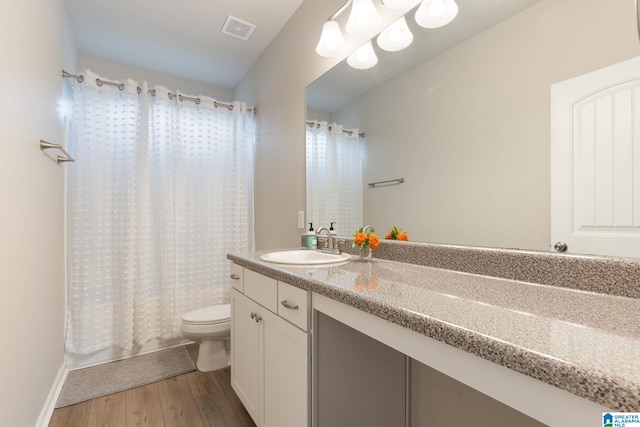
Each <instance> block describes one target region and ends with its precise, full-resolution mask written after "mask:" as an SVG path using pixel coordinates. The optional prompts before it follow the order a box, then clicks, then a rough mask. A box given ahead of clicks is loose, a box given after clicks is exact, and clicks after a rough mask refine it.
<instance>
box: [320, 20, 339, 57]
mask: <svg viewBox="0 0 640 427" xmlns="http://www.w3.org/2000/svg"><path fill="white" fill-rule="evenodd" d="M345 47H346V43H345V41H344V37H343V36H342V31H340V25H339V24H338V23H337V22H336V21H327V22H325V23H324V25H323V26H322V34H321V35H320V41H318V46H316V52H317V53H318V55H321V56H326V57H328V58H331V57H334V56H337V55H339V54H340V53H341V52H342V51H343V49H344V48H345Z"/></svg>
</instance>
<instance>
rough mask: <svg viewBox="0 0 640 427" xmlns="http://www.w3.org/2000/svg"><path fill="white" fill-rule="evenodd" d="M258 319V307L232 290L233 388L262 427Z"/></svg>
mask: <svg viewBox="0 0 640 427" xmlns="http://www.w3.org/2000/svg"><path fill="white" fill-rule="evenodd" d="M256 315H259V306H258V304H257V303H256V302H254V301H252V300H250V299H249V298H247V297H245V296H244V295H242V294H241V293H240V292H238V291H237V290H236V289H232V290H231V387H232V388H233V390H234V391H235V392H236V394H237V395H238V397H239V398H240V401H242V403H243V404H244V407H245V408H246V409H247V412H249V415H251V418H253V421H254V422H255V423H256V425H258V426H259V425H260V422H259V414H260V398H261V393H260V390H261V380H260V378H261V375H262V369H261V366H260V361H261V354H260V353H261V335H262V334H261V333H260V322H256Z"/></svg>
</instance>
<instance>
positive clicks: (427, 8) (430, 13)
mask: <svg viewBox="0 0 640 427" xmlns="http://www.w3.org/2000/svg"><path fill="white" fill-rule="evenodd" d="M457 14H458V5H457V4H456V2H455V1H454V0H424V1H423V2H422V4H421V5H420V7H418V10H416V23H417V24H418V25H420V26H421V27H423V28H438V27H442V26H443V25H447V24H448V23H449V22H451V21H453V18H455V17H456V15H457Z"/></svg>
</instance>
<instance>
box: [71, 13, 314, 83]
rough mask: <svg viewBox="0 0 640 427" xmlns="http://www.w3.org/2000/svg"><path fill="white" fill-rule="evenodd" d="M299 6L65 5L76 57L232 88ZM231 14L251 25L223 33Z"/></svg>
mask: <svg viewBox="0 0 640 427" xmlns="http://www.w3.org/2000/svg"><path fill="white" fill-rule="evenodd" d="M302 1H303V0H277V1H255V0H64V3H65V6H66V9H67V14H68V15H69V20H70V23H71V28H72V30H73V33H74V37H75V42H76V46H77V48H78V51H79V53H81V54H85V55H91V56H96V57H99V58H104V59H109V60H112V61H117V62H122V63H125V64H128V65H133V66H137V67H142V68H147V69H151V70H154V71H160V72H163V73H167V74H172V75H176V76H180V77H184V78H188V79H191V80H196V81H200V82H204V83H208V84H212V85H216V86H221V87H224V88H228V89H233V88H234V87H235V86H236V85H237V84H238V82H239V81H240V80H241V79H242V77H243V76H244V75H245V73H246V72H247V71H249V69H250V68H251V66H252V65H253V63H254V62H255V61H256V60H257V59H258V58H259V57H260V55H261V54H262V52H263V51H264V50H265V49H266V48H267V46H269V44H270V43H271V41H272V40H273V39H274V37H275V36H276V35H277V34H278V32H279V31H280V30H281V29H282V27H283V26H284V25H285V23H286V22H287V21H288V20H289V18H290V17H291V16H292V15H293V13H294V12H295V11H296V9H297V8H298V6H300V4H301V3H302ZM228 15H231V16H233V17H235V18H239V19H241V20H243V21H247V22H249V23H251V24H254V25H255V26H256V28H255V30H254V31H253V33H252V35H251V37H250V38H249V40H248V41H243V40H240V39H238V38H235V37H232V36H229V35H226V34H222V33H221V32H220V29H221V28H222V26H223V25H224V23H225V20H226V19H227V16H228Z"/></svg>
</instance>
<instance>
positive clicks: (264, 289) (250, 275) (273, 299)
mask: <svg viewBox="0 0 640 427" xmlns="http://www.w3.org/2000/svg"><path fill="white" fill-rule="evenodd" d="M244 294H245V295H246V296H248V297H249V298H251V299H252V300H254V301H255V302H257V303H258V304H260V305H261V306H263V307H265V308H267V309H269V310H271V311H273V312H274V313H277V312H278V281H277V280H276V279H272V278H271V277H267V276H264V275H262V274H260V273H256V272H255V271H252V270H249V269H246V268H245V270H244Z"/></svg>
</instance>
